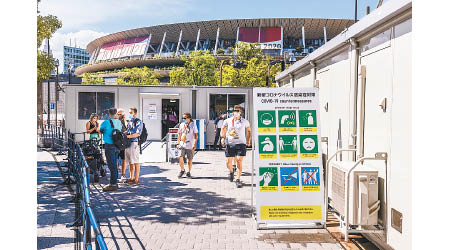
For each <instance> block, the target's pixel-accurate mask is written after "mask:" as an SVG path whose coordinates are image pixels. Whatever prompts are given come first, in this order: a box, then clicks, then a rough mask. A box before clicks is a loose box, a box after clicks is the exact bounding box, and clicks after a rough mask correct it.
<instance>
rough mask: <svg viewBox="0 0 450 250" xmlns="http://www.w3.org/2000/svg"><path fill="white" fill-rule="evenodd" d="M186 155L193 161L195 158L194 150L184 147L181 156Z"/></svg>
mask: <svg viewBox="0 0 450 250" xmlns="http://www.w3.org/2000/svg"><path fill="white" fill-rule="evenodd" d="M185 155H186V158H187V159H188V160H190V161H191V160H192V159H194V150H192V149H185V148H182V149H181V155H180V157H184V156H185Z"/></svg>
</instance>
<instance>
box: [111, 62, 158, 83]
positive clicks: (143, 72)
mask: <svg viewBox="0 0 450 250" xmlns="http://www.w3.org/2000/svg"><path fill="white" fill-rule="evenodd" d="M119 73H120V74H121V76H119V77H118V78H117V84H120V85H158V84H159V83H160V80H159V79H160V78H161V75H160V74H158V73H156V72H154V70H152V69H150V68H148V67H146V66H144V67H142V68H139V67H133V68H131V69H130V68H125V69H123V70H121V71H119Z"/></svg>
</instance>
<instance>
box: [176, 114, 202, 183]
mask: <svg viewBox="0 0 450 250" xmlns="http://www.w3.org/2000/svg"><path fill="white" fill-rule="evenodd" d="M197 139H198V130H197V126H196V125H195V122H194V121H193V120H192V117H191V114H190V113H184V114H183V122H182V123H181V124H180V128H179V129H178V139H177V148H178V149H181V154H180V158H179V163H180V168H181V171H180V173H179V174H178V178H181V177H182V176H183V175H184V157H185V156H186V158H187V159H188V172H187V173H186V177H188V178H191V177H192V176H191V169H192V159H193V158H194V150H195V146H196V145H197Z"/></svg>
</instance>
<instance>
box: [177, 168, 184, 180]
mask: <svg viewBox="0 0 450 250" xmlns="http://www.w3.org/2000/svg"><path fill="white" fill-rule="evenodd" d="M183 175H184V170H182V171H180V173H179V174H178V178H181V177H182V176H183Z"/></svg>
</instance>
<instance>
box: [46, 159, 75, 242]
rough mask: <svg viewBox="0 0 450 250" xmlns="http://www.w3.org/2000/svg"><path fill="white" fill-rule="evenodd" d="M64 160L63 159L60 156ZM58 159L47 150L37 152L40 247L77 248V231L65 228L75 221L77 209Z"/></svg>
mask: <svg viewBox="0 0 450 250" xmlns="http://www.w3.org/2000/svg"><path fill="white" fill-rule="evenodd" d="M58 158H60V159H62V158H63V157H62V156H58ZM62 181H63V179H62V178H61V174H60V172H59V169H58V166H57V165H56V162H55V158H53V156H52V154H50V153H49V152H46V151H41V150H38V152H37V203H38V205H37V248H38V249H71V250H72V249H74V238H75V232H74V231H73V230H71V229H68V228H66V226H65V225H66V224H68V223H71V222H73V220H74V215H75V209H74V208H75V206H74V204H73V203H69V201H70V200H71V199H72V195H71V193H70V190H69V188H68V187H67V186H63V185H58V183H61V182H62Z"/></svg>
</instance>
